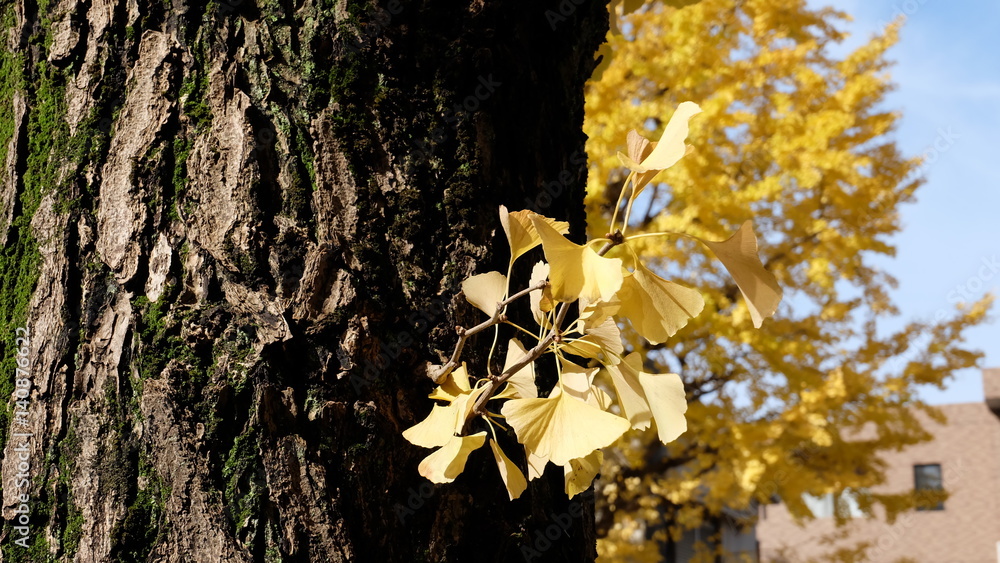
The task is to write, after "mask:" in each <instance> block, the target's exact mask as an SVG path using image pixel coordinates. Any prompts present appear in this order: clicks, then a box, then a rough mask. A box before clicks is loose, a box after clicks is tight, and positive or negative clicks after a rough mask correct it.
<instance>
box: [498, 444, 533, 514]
mask: <svg viewBox="0 0 1000 563" xmlns="http://www.w3.org/2000/svg"><path fill="white" fill-rule="evenodd" d="M490 448H492V449H493V457H494V458H495V459H496V460H497V468H498V469H499V470H500V477H502V478H503V484H504V485H506V486H507V494H508V495H509V496H510V500H514V499H516V498H517V497H519V496H521V493H523V492H524V490H525V489H527V488H528V481H526V480H525V479H524V473H521V470H520V469H518V467H517V466H516V465H514V462H513V461H511V460H510V458H509V457H507V454H505V453H503V450H502V449H500V446H499V444H497V443H496V441H495V440H490Z"/></svg>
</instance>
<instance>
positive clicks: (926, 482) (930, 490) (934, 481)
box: [913, 463, 944, 510]
mask: <svg viewBox="0 0 1000 563" xmlns="http://www.w3.org/2000/svg"><path fill="white" fill-rule="evenodd" d="M913 488H914V490H915V491H916V493H917V510H944V501H943V500H937V501H936V503H935V501H934V499H939V498H940V493H941V492H942V491H944V481H943V480H942V479H941V464H940V463H931V464H927V465H914V466H913Z"/></svg>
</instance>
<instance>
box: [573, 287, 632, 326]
mask: <svg viewBox="0 0 1000 563" xmlns="http://www.w3.org/2000/svg"><path fill="white" fill-rule="evenodd" d="M624 275H625V274H622V276H624ZM618 291H619V292H620V291H621V290H620V289H619V290H618ZM621 307H622V303H621V301H619V300H618V299H617V297H616V298H614V299H612V300H611V301H594V302H590V301H588V300H586V299H580V319H581V320H583V321H584V327H585V328H592V327H595V326H600V325H602V324H604V322H605V321H606V320H607V319H608V317H611V316H614V315H617V314H618V311H619V310H620V309H621Z"/></svg>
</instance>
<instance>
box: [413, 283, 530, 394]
mask: <svg viewBox="0 0 1000 563" xmlns="http://www.w3.org/2000/svg"><path fill="white" fill-rule="evenodd" d="M548 284H549V282H547V281H544V280H542V281H540V282H537V283H535V284H534V285H530V286H528V287H526V288H524V289H522V290H521V291H518V292H517V293H515V294H514V295H511V296H510V297H508V298H507V299H504V300H503V301H501V302H499V303H497V310H496V311H495V312H494V313H493V316H492V317H490V318H489V319H488V320H485V321H483V322H481V323H479V324H478V325H476V326H474V327H472V328H470V329H468V330H466V329H464V328H462V327H456V331H457V332H458V342H457V343H456V344H455V351H454V352H453V353H452V354H451V359H450V360H448V363H446V364H445V365H443V366H441V369H440V370H438V372H437V373H435V374H432V375H431V376H430V377H431V379H432V380H433V381H434V383H437V384H438V385H440V384H442V383H444V378H446V377H448V374H449V373H451V372H452V370H454V369H455V368H457V367H458V365H459V364H458V360H459V358H461V356H462V349H463V348H465V341H466V340H468V339H469V337H470V336H474V335H476V334H479V333H480V332H482V331H484V330H486V329H488V328H490V327H491V326H493V325H495V324H497V323H500V322H503V321H504V320H505V319H504V314H503V312H504V310H505V309H506V308H507V305H510V304H511V303H513V302H514V301H516V300H518V299H520V298H522V297H524V296H525V295H527V294H529V293H531V292H532V291H536V290H539V289H542V288H544V287H545V286H546V285H548Z"/></svg>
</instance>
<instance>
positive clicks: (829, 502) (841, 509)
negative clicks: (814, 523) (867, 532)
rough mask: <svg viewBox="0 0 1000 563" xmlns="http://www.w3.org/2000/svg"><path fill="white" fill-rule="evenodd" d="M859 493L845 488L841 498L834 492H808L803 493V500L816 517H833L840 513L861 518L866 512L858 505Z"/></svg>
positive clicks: (842, 516) (844, 516)
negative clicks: (813, 493) (812, 493)
mask: <svg viewBox="0 0 1000 563" xmlns="http://www.w3.org/2000/svg"><path fill="white" fill-rule="evenodd" d="M862 492H864V491H863V490H862ZM857 495H858V493H856V492H854V491H853V490H851V489H844V491H843V492H842V493H840V498H839V500H838V498H837V497H836V496H834V494H833V493H826V494H825V495H822V496H813V495H810V494H808V493H806V494H803V495H802V501H803V502H805V504H806V507H808V508H809V511H810V512H812V514H813V516H814V517H816V518H833V517H834V516H835V515H840V517H841V518H861V517H862V516H864V513H863V512H862V511H861V508H860V507H859V506H858V499H857Z"/></svg>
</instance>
